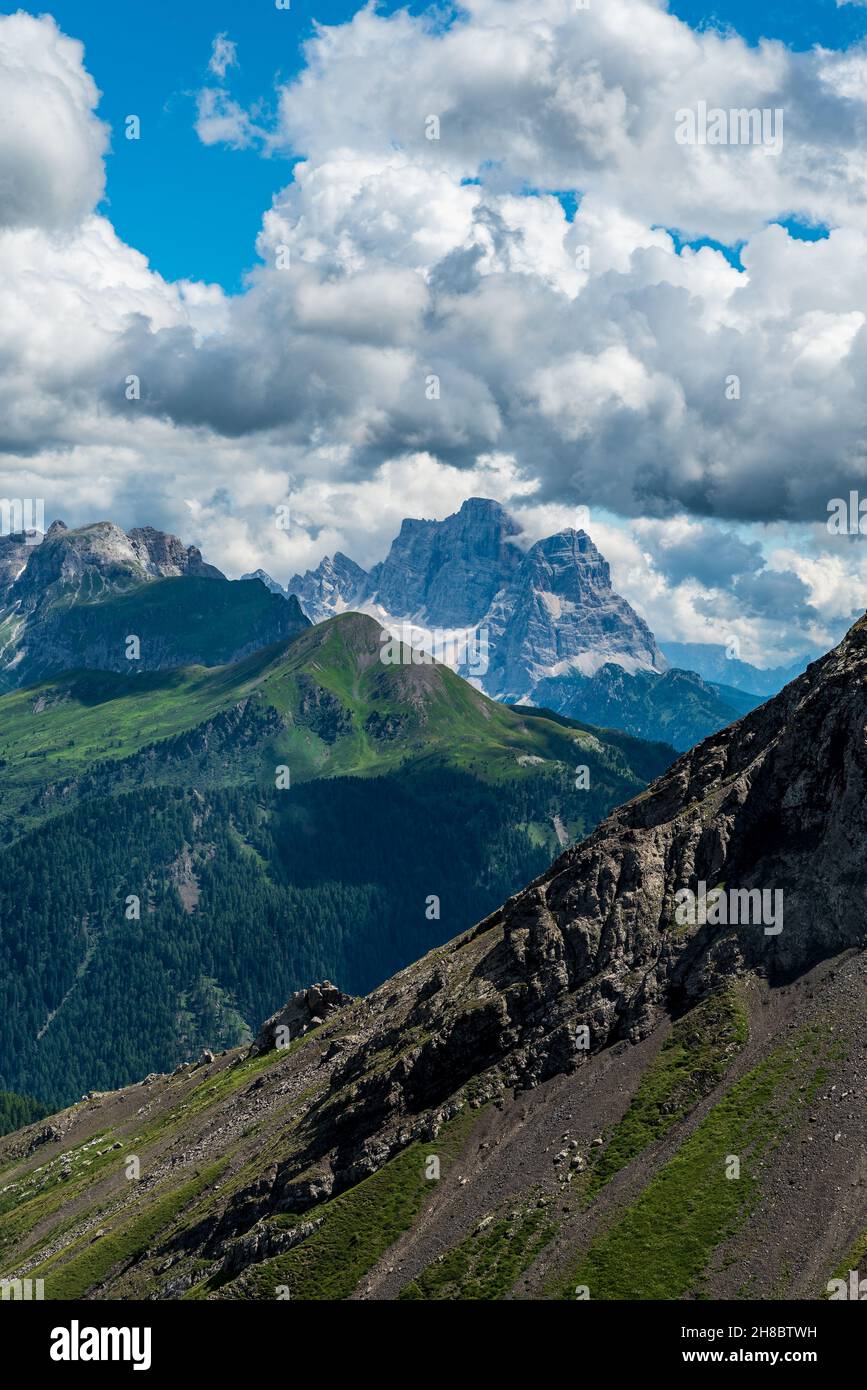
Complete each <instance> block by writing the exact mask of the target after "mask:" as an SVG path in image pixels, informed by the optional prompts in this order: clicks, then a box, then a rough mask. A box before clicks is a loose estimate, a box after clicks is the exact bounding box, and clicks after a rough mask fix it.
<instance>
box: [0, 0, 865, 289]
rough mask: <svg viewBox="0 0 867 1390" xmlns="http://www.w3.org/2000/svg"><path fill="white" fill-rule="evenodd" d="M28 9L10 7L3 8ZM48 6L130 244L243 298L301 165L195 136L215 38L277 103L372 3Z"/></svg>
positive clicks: (832, 38) (807, 29) (690, 16)
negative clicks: (98, 131) (81, 55)
mask: <svg viewBox="0 0 867 1390" xmlns="http://www.w3.org/2000/svg"><path fill="white" fill-rule="evenodd" d="M16 8H18V6H16V5H9V4H2V5H0V13H7V14H8V13H12V12H13V11H14V10H15V9H16ZM47 8H48V10H49V11H50V13H51V14H53V15H54V17H55V18H56V19H57V21H58V23H59V25H60V26H61V28H62V29H64V30H65V31H66V32H67V33H69V34H73V35H75V36H76V37H77V38H79V39H81V40H82V42H83V43H84V45H85V61H86V64H87V67H88V68H89V70H90V72H91V73H92V74H93V76H94V78H95V80H96V82H97V84H98V86H99V87H100V89H101V91H102V93H103V99H102V103H101V106H100V114H101V116H102V117H103V119H104V120H107V121H108V122H109V123H110V125H111V126H112V128H113V131H114V138H113V145H112V152H111V154H110V156H109V158H108V161H107V168H108V178H107V189H108V201H107V203H106V205H105V211H106V212H107V214H108V215H109V216H110V218H111V220H112V222H113V223H114V225H115V227H116V228H117V231H118V233H119V235H120V236H121V237H122V238H123V239H124V240H125V241H127V242H128V243H129V244H130V245H133V246H136V247H138V248H139V249H140V250H141V251H143V252H144V253H145V254H146V255H147V256H148V257H149V259H150V262H151V264H152V265H153V267H154V268H155V269H156V270H158V271H159V272H160V273H161V274H162V275H164V276H165V277H166V278H167V279H169V280H176V279H181V278H194V279H203V280H207V281H216V282H218V283H219V284H221V285H222V286H223V287H224V288H225V289H227V290H229V291H237V290H239V289H240V288H241V286H242V280H243V274H244V271H245V269H247V268H248V267H249V266H250V265H251V264H253V263H254V261H255V250H254V242H255V238H256V234H257V232H258V230H259V227H260V224H261V219H262V212H263V210H264V209H265V208H266V207H268V205H269V203H270V200H271V197H272V195H273V194H274V193H276V192H277V191H278V190H279V189H280V188H283V187H285V185H286V184H287V183H289V182H290V180H291V173H292V165H291V161H290V160H288V159H286V158H285V157H273V158H263V157H262V155H261V153H259V152H258V151H256V150H255V149H248V150H239V151H233V150H228V149H225V148H224V147H222V146H210V147H206V146H204V145H203V144H202V143H201V142H200V140H199V139H198V137H197V136H196V133H195V131H194V129H193V122H194V118H195V93H196V91H197V90H198V89H199V88H200V87H201V86H202V85H203V84H204V83H205V82H206V81H207V78H208V72H207V65H208V59H209V56H210V52H211V44H212V41H213V39H214V36H215V35H216V34H217V33H220V32H226V33H227V34H228V36H229V38H230V39H232V40H233V41H234V42H235V43H236V44H237V46H238V58H239V63H240V66H239V67H238V68H235V69H232V71H231V74H230V81H229V85H230V89H231V92H232V95H233V97H234V98H235V99H236V100H238V101H239V102H240V103H241V104H242V105H243V106H245V107H247V106H250V105H252V104H253V103H255V102H257V101H265V102H266V103H267V102H271V101H273V95H274V89H275V85H276V84H277V83H278V82H280V81H285V80H286V79H288V78H290V77H291V76H292V75H293V73H295V72H297V71H298V69H299V68H300V67H301V65H302V55H301V45H302V44H303V42H304V40H305V39H306V38H308V37H309V36H310V34H311V33H312V30H313V24H314V20H316V21H318V22H320V23H322V24H336V23H341V22H343V21H345V20H346V19H347V18H349V17H350V16H351V15H352V14H353V13H354V12H355V10H356V9H358V8H360V6H358V5H355V4H352V3H347V0H316V3H315V5H314V6H311V5H309V4H305V3H304V0H295V3H294V4H293V5H292V7H291V8H290V9H289V10H288V11H284V10H278V9H277V8H276V7H275V6H274V5H272V4H271V3H269V2H268V0H258V3H255V4H251V3H244V4H242V3H239V0H213V2H212V3H209V4H207V5H205V4H200V3H178V0H148V4H147V6H146V7H142V6H140V5H139V4H138V3H134V0H125V3H123V2H122V0H86V3H83V0H55V3H53V4H50V5H48V6H47ZM398 8H409V9H410V10H411V11H412V12H418V11H421V10H423V9H425V8H426V7H425V6H424V5H422V4H415V5H410V6H408V7H407V6H403V7H401V6H399V5H397V4H391V3H385V4H383V5H381V6H380V9H381V11H382V12H383V13H390V12H391V11H393V10H395V9H398ZM671 8H672V10H673V11H674V13H676V14H677V15H678V16H679V17H680V18H682V19H684V20H686V21H687V22H688V23H690V24H692V25H694V26H699V25H702V24H723V25H725V24H729V25H732V26H733V27H734V28H736V29H737V30H738V31H739V32H740V33H741V34H743V36H744V37H745V38H747V39H748V40H750V42H758V40H759V39H760V38H761V37H762V36H770V37H772V38H777V39H782V40H783V41H784V42H786V43H787V44H789V45H790V46H791V47H794V48H809V47H811V46H812V45H813V44H814V43H821V44H823V45H825V46H827V47H845V46H847V45H848V44H850V43H852V42H853V41H855V40H857V39H860V38H861V37H863V36H864V34H865V33H867V8H865V7H861V6H856V5H845V6H842V7H838V6H837V5H836V3H835V0H771V2H770V3H764V4H762V5H757V4H756V3H755V0H719V3H711V4H708V3H707V2H706V0H675V3H673V4H672V6H671ZM130 113H135V114H136V115H138V116H139V117H140V118H141V121H142V138H141V140H139V141H137V142H136V141H130V140H126V139H125V138H124V137H123V128H124V125H123V123H124V118H125V117H126V116H127V115H128V114H130ZM155 189H156V190H159V196H158V197H156V196H155V193H154V190H155ZM732 260H733V261H735V257H734V256H732Z"/></svg>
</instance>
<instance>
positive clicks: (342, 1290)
mask: <svg viewBox="0 0 867 1390" xmlns="http://www.w3.org/2000/svg"><path fill="white" fill-rule="evenodd" d="M479 1113H480V1112H479V1111H474V1110H470V1109H469V1108H467V1109H465V1110H463V1111H462V1112H461V1113H460V1114H459V1115H457V1116H456V1117H455V1118H454V1119H453V1120H451V1121H450V1122H449V1123H448V1124H447V1125H445V1126H444V1127H443V1129H442V1131H441V1132H440V1134H439V1135H438V1136H437V1138H436V1139H433V1140H429V1141H427V1142H425V1143H423V1144H422V1143H417V1144H412V1145H410V1147H409V1148H408V1149H405V1150H404V1152H403V1153H401V1154H398V1155H397V1157H396V1158H393V1159H391V1160H390V1161H389V1162H388V1163H387V1164H386V1165H385V1166H384V1167H383V1168H381V1169H380V1170H379V1172H378V1173H373V1174H371V1176H370V1177H369V1178H365V1179H364V1181H363V1182H360V1183H358V1184H357V1186H356V1187H353V1188H350V1190H349V1191H348V1192H342V1193H341V1194H340V1196H339V1197H335V1198H334V1199H333V1200H332V1201H330V1202H326V1203H325V1204H324V1206H321V1207H318V1208H316V1210H315V1214H316V1215H317V1216H322V1217H323V1218H324V1219H323V1223H322V1225H321V1226H320V1227H319V1229H318V1230H317V1231H315V1232H314V1234H313V1235H311V1236H310V1237H309V1238H308V1239H307V1240H305V1241H304V1243H303V1244H302V1245H298V1246H296V1247H295V1249H294V1250H289V1251H287V1252H286V1254H285V1255H277V1256H275V1258H274V1259H271V1260H265V1261H264V1262H263V1263H262V1264H261V1265H259V1266H258V1267H257V1268H256V1269H255V1270H253V1271H248V1272H247V1273H245V1274H243V1275H242V1276H241V1277H240V1279H237V1280H236V1281H235V1282H234V1283H232V1284H230V1285H228V1286H226V1287H227V1292H228V1294H229V1296H230V1297H232V1298H243V1299H262V1300H264V1299H273V1298H276V1296H277V1288H278V1287H280V1286H282V1287H284V1288H286V1289H287V1290H288V1293H289V1297H290V1298H293V1299H311V1300H320V1299H326V1300H333V1299H344V1298H348V1297H349V1295H350V1294H351V1293H352V1292H353V1290H354V1289H355V1287H356V1285H357V1284H358V1282H359V1280H360V1279H361V1278H362V1277H363V1276H364V1274H366V1272H367V1271H368V1270H369V1269H370V1268H372V1266H373V1265H374V1264H375V1263H376V1261H377V1260H378V1259H379V1257H380V1256H381V1255H382V1254H384V1253H385V1251H386V1250H387V1249H388V1248H389V1246H390V1245H393V1244H394V1242H395V1240H397V1238H398V1236H400V1235H402V1233H403V1232H404V1231H406V1230H408V1229H409V1227H410V1226H411V1225H412V1223H413V1221H414V1219H415V1217H416V1216H417V1215H418V1212H419V1211H420V1210H421V1208H422V1206H423V1204H424V1202H425V1200H426V1198H427V1197H428V1196H429V1195H430V1193H431V1188H432V1182H431V1180H430V1179H428V1178H426V1177H425V1160H426V1158H427V1157H428V1156H429V1155H430V1154H436V1155H437V1156H438V1157H439V1160H440V1168H441V1173H442V1174H443V1175H444V1174H445V1173H446V1172H447V1171H448V1169H449V1167H450V1166H451V1164H452V1163H453V1162H454V1160H455V1159H456V1158H457V1156H458V1154H459V1153H460V1152H461V1150H462V1148H463V1146H464V1144H465V1143H466V1140H467V1137H468V1136H469V1133H470V1130H471V1129H472V1128H473V1126H474V1125H475V1123H476V1121H477V1120H478V1118H479ZM312 1214H313V1213H305V1215H304V1216H303V1217H300V1218H299V1221H303V1220H305V1219H308V1218H309V1215H312ZM211 1287H212V1288H213V1287H216V1285H212V1286H211Z"/></svg>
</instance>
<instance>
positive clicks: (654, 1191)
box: [0, 620, 867, 1300]
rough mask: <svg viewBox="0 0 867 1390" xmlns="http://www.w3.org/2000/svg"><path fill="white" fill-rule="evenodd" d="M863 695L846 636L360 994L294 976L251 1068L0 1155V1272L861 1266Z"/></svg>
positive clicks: (288, 1281) (93, 1101) (794, 1276)
mask: <svg viewBox="0 0 867 1390" xmlns="http://www.w3.org/2000/svg"><path fill="white" fill-rule="evenodd" d="M865 690H867V620H862V621H861V622H859V623H858V624H856V626H855V627H854V628H853V629H852V631H851V632H850V633H849V634H848V636H847V637H846V639H845V640H844V642H843V643H842V644H841V645H840V646H839V647H838V648H837V649H835V650H834V651H833V652H831V653H829V655H828V656H826V657H824V658H823V659H822V660H821V661H818V662H816V663H814V664H813V665H811V666H810V667H809V668H808V670H807V671H806V672H805V673H804V675H802V676H801V677H799V678H798V679H797V680H796V681H794V682H793V683H792V684H791V685H789V686H787V687H786V689H785V690H783V691H782V692H781V693H780V694H779V695H778V696H776V697H774V698H773V699H772V700H770V701H769V702H768V703H767V704H766V705H764V706H762V707H761V708H759V709H757V710H755V711H753V712H752V713H750V714H748V715H747V716H745V717H744V718H743V719H742V720H740V721H739V722H738V723H737V724H735V725H733V726H732V727H731V728H729V729H726V730H725V731H723V732H722V733H719V734H716V735H714V736H713V737H711V738H710V739H708V740H706V741H705V742H704V743H702V744H701V745H699V746H698V747H697V748H694V749H692V750H691V751H690V752H688V753H686V754H685V755H684V756H682V757H681V758H680V759H678V760H677V762H675V763H674V764H673V765H672V767H671V768H670V769H669V770H668V771H666V772H665V773H664V774H663V775H662V776H661V777H660V778H659V779H658V780H657V781H656V782H655V783H654V784H653V785H652V786H650V787H649V788H648V789H647V790H646V791H644V792H642V793H641V794H639V795H638V796H637V797H635V798H634V799H633V800H632V801H630V802H628V803H627V804H626V805H624V806H621V807H620V808H619V809H618V810H616V811H615V812H614V813H613V814H612V815H611V816H609V817H608V819H607V820H605V821H604V822H603V823H602V824H601V825H600V826H599V827H598V828H597V829H596V830H595V831H594V832H593V833H592V834H591V835H590V836H589V837H588V838H587V839H586V840H585V841H584V842H583V843H581V844H579V845H577V846H576V847H575V848H572V849H569V850H567V851H566V853H565V854H564V855H562V856H561V857H560V859H558V860H557V861H556V863H554V864H553V865H552V866H551V868H550V869H548V870H546V871H545V872H544V873H543V874H542V875H541V876H539V877H538V878H537V879H536V880H535V881H534V882H533V883H531V884H530V885H529V887H527V888H526V889H524V890H523V891H521V892H519V893H518V894H516V895H515V896H513V897H511V898H509V899H508V900H507V901H506V902H505V903H504V904H503V905H502V907H500V908H498V909H497V910H495V911H494V912H493V913H492V914H490V915H489V916H488V917H487V918H485V919H484V920H483V921H481V922H480V923H479V925H478V926H477V927H475V928H474V929H473V930H471V931H469V932H468V933H465V934H464V935H462V936H460V937H458V938H457V939H456V940H454V941H452V942H451V943H449V944H447V945H445V946H443V947H441V948H439V949H437V950H435V951H433V952H432V953H430V954H429V955H427V956H426V957H424V958H423V959H422V960H420V961H419V962H418V963H417V964H415V965H412V966H409V967H408V968H407V969H405V970H403V971H401V972H400V973H399V974H398V975H396V976H395V977H394V978H393V979H391V980H389V981H388V982H386V983H385V984H384V985H382V986H381V987H380V988H379V989H377V990H375V991H374V992H373V993H372V994H370V995H369V996H368V997H367V998H364V999H360V1000H353V1001H350V1002H346V1001H345V1000H344V1001H342V1000H341V999H340V998H339V995H338V994H337V992H336V991H335V990H334V989H333V987H332V986H330V985H328V986H325V985H323V986H322V987H318V988H316V989H315V990H314V991H313V993H312V994H305V996H304V998H303V1001H299V1000H294V1001H292V1003H291V1005H290V1006H289V1007H288V1009H287V1010H286V1011H284V1012H281V1013H278V1014H277V1015H275V1016H274V1017H273V1018H272V1019H271V1020H270V1021H269V1023H268V1025H267V1026H266V1027H265V1028H264V1029H263V1030H262V1031H261V1033H260V1035H259V1036H258V1038H257V1039H256V1041H255V1043H254V1044H253V1045H252V1047H250V1048H247V1049H244V1050H239V1051H234V1052H229V1053H227V1054H226V1055H225V1056H223V1057H221V1058H216V1059H215V1058H212V1057H211V1056H210V1055H208V1056H206V1057H204V1058H202V1059H201V1060H200V1062H199V1064H198V1066H192V1065H191V1066H188V1067H185V1068H180V1069H179V1071H178V1072H177V1073H176V1074H174V1075H172V1076H151V1077H148V1078H146V1079H145V1081H143V1082H142V1083H141V1084H140V1085H139V1086H137V1087H132V1088H130V1089H128V1090H124V1091H120V1092H115V1093H112V1094H110V1095H106V1096H93V1097H87V1098H86V1099H85V1100H83V1101H82V1102H80V1103H79V1104H78V1105H76V1106H73V1107H71V1108H70V1109H69V1110H66V1111H64V1112H61V1113H60V1114H59V1115H57V1116H54V1117H53V1118H52V1119H51V1120H50V1121H49V1122H47V1123H46V1122H40V1123H38V1124H37V1125H34V1126H31V1127H30V1128H29V1129H25V1130H22V1131H20V1132H19V1133H18V1134H16V1135H14V1136H11V1137H7V1138H6V1139H4V1140H2V1141H0V1163H2V1164H3V1165H4V1182H5V1184H6V1185H5V1187H4V1190H3V1193H2V1206H3V1207H4V1208H5V1210H6V1212H7V1215H5V1216H3V1217H0V1222H2V1223H3V1224H0V1233H3V1234H2V1240H3V1242H4V1244H3V1247H2V1248H3V1255H2V1260H3V1272H4V1273H6V1274H7V1275H8V1274H9V1273H10V1272H14V1273H15V1274H17V1275H19V1276H21V1275H25V1274H30V1275H32V1276H36V1277H44V1278H45V1280H46V1296H47V1297H54V1298H61V1297H80V1296H88V1297H97V1298H99V1297H111V1298H136V1297H142V1296H145V1297H156V1298H176V1297H191V1298H211V1299H222V1298H247V1299H264V1300H269V1299H278V1298H286V1297H290V1298H314V1299H335V1298H356V1299H358V1298H361V1299H364V1298H377V1299H382V1298H397V1297H401V1298H450V1299H460V1298H466V1299H479V1298H488V1299H491V1298H504V1297H505V1298H553V1299H574V1298H575V1297H576V1291H577V1295H578V1296H579V1297H582V1296H584V1297H587V1296H589V1297H590V1298H591V1299H594V1300H598V1299H618V1298H626V1299H628V1298H662V1299H682V1298H697V1297H699V1298H705V1297H714V1296H717V1297H727V1298H736V1297H737V1298H742V1299H743V1298H746V1299H763V1298H821V1297H824V1296H826V1294H827V1289H828V1281H829V1280H831V1279H832V1278H835V1277H843V1278H847V1277H848V1271H849V1270H850V1269H851V1270H855V1271H859V1270H860V1271H863V1270H864V1268H865V1265H867V1196H865V1192H867V1189H865V1186H864V1168H863V1154H864V1151H865V1145H867V1113H865V1108H864V1105H863V1097H864V1092H865V1086H867V1052H865V1045H864V1041H863V1015H864V1009H865V1005H867V932H865V927H864V915H863V889H862V885H863V882H864V879H865V871H867V863H865V845H867V834H865V831H867V824H865V818H867V811H865V805H867V753H865V740H864V727H865V719H867V702H865ZM690 894H692V902H693V914H692V917H691V918H690V916H689V913H687V914H686V915H684V913H683V912H682V911H681V910H680V909H681V908H682V907H683V904H684V899H685V898H686V899H689V896H690ZM744 895H753V896H744ZM738 913H740V914H741V916H740V920H737V916H738ZM311 1000H312V1003H311ZM329 1001H332V1003H333V1007H332V1003H330V1002H329ZM314 1010H315V1012H314ZM130 1149H131V1150H132V1151H134V1152H135V1153H136V1154H137V1155H139V1156H141V1166H142V1174H141V1180H140V1181H139V1182H136V1183H131V1182H129V1181H128V1180H127V1178H126V1176H125V1172H124V1167H123V1155H124V1154H125V1153H126V1152H127V1151H128V1150H130ZM115 1151H117V1152H115ZM97 1194H98V1195H99V1201H98V1203H96V1202H95V1199H96V1196H97ZM61 1204H62V1210H63V1218H62V1221H59V1220H58V1213H59V1211H60V1207H61ZM97 1227H98V1228H99V1231H98V1235H99V1239H98V1241H96V1240H95V1239H94V1232H95V1230H96V1228H97ZM582 1291H583V1292H582Z"/></svg>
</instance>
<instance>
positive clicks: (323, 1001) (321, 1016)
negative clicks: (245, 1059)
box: [249, 980, 352, 1057]
mask: <svg viewBox="0 0 867 1390" xmlns="http://www.w3.org/2000/svg"><path fill="white" fill-rule="evenodd" d="M351 1002H352V996H351V995H349V994H343V993H342V991H341V990H339V989H338V988H337V986H336V985H333V984H332V983H331V981H330V980H323V982H322V983H321V984H316V985H311V986H310V987H309V989H299V990H296V991H295V993H294V994H293V995H292V998H291V999H290V1000H289V1002H288V1003H287V1004H284V1005H283V1007H282V1009H278V1010H277V1012H276V1013H275V1014H272V1015H271V1017H270V1018H269V1019H266V1020H265V1022H264V1023H263V1024H262V1027H261V1028H260V1029H259V1032H258V1034H257V1035H256V1038H255V1039H254V1041H253V1042H252V1043H251V1045H250V1052H249V1056H251V1057H255V1056H257V1055H258V1054H259V1053H262V1052H270V1051H271V1050H272V1049H273V1048H275V1047H286V1046H288V1044H289V1043H290V1042H291V1041H293V1040H294V1039H295V1038H300V1037H301V1036H302V1035H303V1034H304V1033H307V1032H308V1031H309V1030H310V1029H311V1028H317V1027H318V1026H319V1024H320V1023H324V1022H325V1020H326V1019H327V1018H328V1017H329V1015H331V1014H333V1013H334V1012H335V1010H337V1009H340V1008H342V1007H343V1005H344V1004H350V1003H351Z"/></svg>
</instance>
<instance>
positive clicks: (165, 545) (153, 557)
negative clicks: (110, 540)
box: [128, 526, 226, 579]
mask: <svg viewBox="0 0 867 1390" xmlns="http://www.w3.org/2000/svg"><path fill="white" fill-rule="evenodd" d="M128 538H129V541H130V543H131V545H132V548H133V550H134V551H135V553H136V555H137V556H138V557H139V559H140V560H141V562H142V564H143V565H144V567H145V569H146V570H147V571H148V574H152V575H153V576H154V577H155V578H159V579H170V578H172V577H173V576H177V575H181V574H196V575H199V576H200V578H202V579H225V577H226V576H225V575H224V574H223V573H222V572H221V571H220V570H218V569H217V568H216V567H215V566H214V565H207V564H205V561H204V560H203V559H202V552H201V551H200V550H199V549H198V547H197V546H195V545H187V546H185V545H184V543H183V541H182V540H180V539H179V538H178V537H177V536H172V535H170V534H169V533H168V532H166V531H156V530H154V528H153V526H137V527H135V529H134V530H132V531H130V532H129V533H128Z"/></svg>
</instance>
